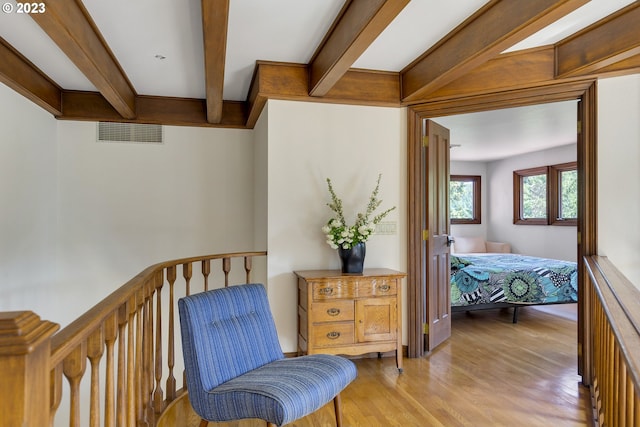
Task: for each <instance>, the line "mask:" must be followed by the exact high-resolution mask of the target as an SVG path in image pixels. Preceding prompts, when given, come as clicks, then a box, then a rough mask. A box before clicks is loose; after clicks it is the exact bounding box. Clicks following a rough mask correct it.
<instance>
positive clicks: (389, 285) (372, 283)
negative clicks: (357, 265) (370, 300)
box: [358, 277, 398, 298]
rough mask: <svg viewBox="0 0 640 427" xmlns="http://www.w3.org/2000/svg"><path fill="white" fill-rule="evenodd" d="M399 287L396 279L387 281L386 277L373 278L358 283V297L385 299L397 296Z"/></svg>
mask: <svg viewBox="0 0 640 427" xmlns="http://www.w3.org/2000/svg"><path fill="white" fill-rule="evenodd" d="M397 293H398V285H397V281H396V279H386V278H384V277H376V278H371V279H369V280H363V281H361V282H360V283H358V297H359V298H362V297H384V296H387V295H396V294H397Z"/></svg>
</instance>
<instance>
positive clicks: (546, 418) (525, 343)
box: [175, 307, 590, 427]
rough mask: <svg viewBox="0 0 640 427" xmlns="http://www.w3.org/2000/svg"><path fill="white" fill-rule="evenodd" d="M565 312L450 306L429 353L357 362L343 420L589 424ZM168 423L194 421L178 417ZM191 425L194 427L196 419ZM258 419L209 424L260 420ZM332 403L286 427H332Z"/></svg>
mask: <svg viewBox="0 0 640 427" xmlns="http://www.w3.org/2000/svg"><path fill="white" fill-rule="evenodd" d="M565 311H566V310H565ZM571 317H572V316H571V315H569V316H567V315H566V312H558V314H554V313H553V311H551V312H546V311H541V310H537V309H535V308H533V307H526V308H524V309H522V310H521V312H520V314H519V320H518V323H517V324H513V323H511V318H512V315H511V310H487V311H482V312H480V311H476V312H472V313H468V314H467V313H454V315H453V328H452V329H453V330H452V336H451V338H450V339H449V340H448V341H447V342H446V343H445V344H443V345H442V346H441V347H439V348H438V349H436V350H435V351H434V352H432V354H430V355H428V356H426V357H424V358H420V359H405V361H404V373H402V374H398V371H397V369H396V368H395V359H394V358H392V357H384V358H382V359H377V358H365V359H358V360H356V361H355V362H356V364H357V367H358V378H357V379H356V380H355V381H354V382H353V383H352V384H351V385H349V387H347V389H346V390H345V391H344V392H343V393H342V412H343V423H344V425H345V426H351V427H355V426H363V427H371V426H402V427H411V426H416V427H418V426H419V427H426V426H443V427H455V426H468V427H484V426H487V427H489V426H490V427H495V426H518V427H520V426H553V427H560V426H586V425H590V424H589V422H588V420H589V414H590V411H589V405H590V400H589V391H588V389H587V388H586V387H584V386H582V385H581V384H580V383H579V381H580V377H579V376H578V375H577V367H576V365H577V362H576V323H575V321H574V320H572V319H571ZM179 418H181V420H180V421H178V422H177V423H176V424H175V425H176V426H177V425H183V426H187V425H189V426H190V425H191V423H192V422H187V418H191V417H188V416H181V417H179ZM193 425H197V423H196V424H193ZM264 425H265V424H264V423H263V422H259V421H257V420H244V421H241V422H235V423H221V424H214V423H210V424H209V426H210V427H213V426H224V427H253V426H264ZM332 425H334V423H333V408H332V405H331V404H329V405H327V406H325V407H324V408H322V409H321V410H319V411H317V412H316V413H315V414H312V415H310V416H308V417H305V418H304V419H302V420H299V421H297V422H295V423H293V424H290V426H292V427H293V426H296V427H310V426H322V427H324V426H332Z"/></svg>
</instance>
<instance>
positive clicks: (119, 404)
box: [116, 303, 128, 427]
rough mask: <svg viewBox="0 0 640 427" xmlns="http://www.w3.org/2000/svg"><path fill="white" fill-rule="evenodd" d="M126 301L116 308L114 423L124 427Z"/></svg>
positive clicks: (125, 413) (125, 397)
mask: <svg viewBox="0 0 640 427" xmlns="http://www.w3.org/2000/svg"><path fill="white" fill-rule="evenodd" d="M127 313H128V309H127V303H125V304H124V305H122V306H120V308H119V309H118V386H117V394H116V425H117V426H118V427H125V425H126V415H127V412H126V399H127V396H126V379H127V378H126V369H125V365H126V359H127V357H126V353H125V351H126V347H127V343H126V341H125V327H126V326H127V319H128V314H127Z"/></svg>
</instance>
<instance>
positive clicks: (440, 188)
mask: <svg viewBox="0 0 640 427" xmlns="http://www.w3.org/2000/svg"><path fill="white" fill-rule="evenodd" d="M424 129H425V139H424V141H425V142H424V145H425V148H424V149H425V156H424V159H425V160H424V161H425V165H424V166H425V167H424V169H423V170H425V171H426V173H425V175H424V179H425V183H424V189H425V193H426V194H425V197H424V198H423V200H424V203H426V206H424V212H425V213H426V218H425V219H424V222H425V226H426V228H425V231H424V238H425V239H426V240H427V242H426V260H425V261H426V262H425V267H426V281H427V283H426V299H427V301H426V304H425V306H426V312H425V315H426V316H425V317H426V319H425V320H426V322H425V323H426V327H425V335H426V336H425V341H424V343H425V350H426V351H432V350H433V349H434V348H436V347H437V346H438V345H439V344H441V343H442V342H443V341H445V340H446V339H447V338H449V337H450V336H451V290H450V287H451V284H450V282H449V280H450V271H451V267H450V264H449V244H450V241H449V144H450V141H449V129H447V128H445V127H443V126H441V125H439V124H438V123H436V122H433V121H431V120H426V121H425V127H424Z"/></svg>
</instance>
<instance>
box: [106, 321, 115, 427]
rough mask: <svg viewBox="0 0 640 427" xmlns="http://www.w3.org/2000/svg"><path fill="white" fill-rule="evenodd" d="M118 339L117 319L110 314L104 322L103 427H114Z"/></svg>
mask: <svg viewBox="0 0 640 427" xmlns="http://www.w3.org/2000/svg"><path fill="white" fill-rule="evenodd" d="M117 338H118V317H117V316H116V313H113V314H111V315H110V316H109V317H107V319H106V320H105V322H104V342H105V344H106V347H107V362H106V366H105V386H104V387H105V390H104V427H114V426H115V418H114V416H115V410H116V408H115V392H114V390H115V384H114V383H115V377H114V349H115V343H116V339H117Z"/></svg>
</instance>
